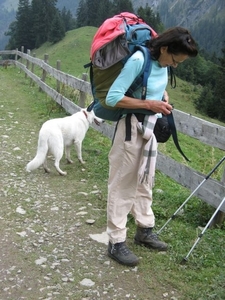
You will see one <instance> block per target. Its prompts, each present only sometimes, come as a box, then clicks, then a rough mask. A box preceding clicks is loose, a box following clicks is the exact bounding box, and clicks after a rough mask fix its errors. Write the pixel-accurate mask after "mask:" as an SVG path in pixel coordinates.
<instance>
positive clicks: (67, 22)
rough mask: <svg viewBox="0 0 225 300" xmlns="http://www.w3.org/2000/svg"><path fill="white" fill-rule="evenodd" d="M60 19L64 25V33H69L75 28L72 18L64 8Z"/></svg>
mask: <svg viewBox="0 0 225 300" xmlns="http://www.w3.org/2000/svg"><path fill="white" fill-rule="evenodd" d="M61 18H62V21H63V23H64V27H65V31H69V30H72V29H74V28H75V19H74V18H73V16H72V13H71V11H70V10H66V8H65V6H64V7H63V9H62V11H61Z"/></svg>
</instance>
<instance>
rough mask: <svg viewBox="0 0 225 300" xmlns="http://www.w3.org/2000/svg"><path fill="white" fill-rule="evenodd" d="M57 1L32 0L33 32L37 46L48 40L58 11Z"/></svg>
mask: <svg viewBox="0 0 225 300" xmlns="http://www.w3.org/2000/svg"><path fill="white" fill-rule="evenodd" d="M56 3H57V0H32V4H31V6H32V17H33V32H32V34H33V39H34V40H35V47H36V48H37V47H40V46H41V45H42V44H43V43H45V42H47V41H48V38H49V33H50V30H51V23H52V20H53V19H54V17H55V15H56V13H57V9H56Z"/></svg>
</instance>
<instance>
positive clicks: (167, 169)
mask: <svg viewBox="0 0 225 300" xmlns="http://www.w3.org/2000/svg"><path fill="white" fill-rule="evenodd" d="M0 55H1V56H2V57H4V56H5V55H14V57H15V59H13V60H8V59H7V64H15V66H16V67H18V68H20V69H21V70H23V71H24V73H25V76H29V77H30V78H31V79H32V80H33V81H34V82H35V83H36V84H37V85H38V86H39V88H40V89H41V90H43V91H44V92H45V93H47V94H48V95H49V96H50V97H51V98H52V99H53V100H54V101H56V102H57V103H58V104H59V105H61V106H62V107H63V108H64V109H65V110H66V111H67V112H68V113H70V114H73V113H75V112H77V111H79V110H80V108H81V107H85V97H86V95H90V96H91V87H90V83H89V82H87V81H86V80H83V79H78V78H76V77H74V76H72V75H69V74H66V73H64V72H62V71H60V70H59V66H60V61H57V68H53V67H51V66H50V65H49V64H48V63H47V61H48V56H47V55H45V57H44V60H41V59H38V58H35V57H34V56H31V55H30V51H29V50H28V51H27V53H24V52H23V48H22V50H21V51H18V50H11V51H7V50H6V51H0ZM18 58H20V59H19V60H18ZM4 61H5V60H4V59H3V60H2V62H3V63H2V65H3V66H5V65H7V64H6V63H5V64H4ZM35 66H38V67H39V68H41V70H42V76H41V78H40V77H38V76H37V75H35V73H34V67H35ZM47 74H49V75H50V76H51V77H53V78H55V80H56V89H53V88H52V87H50V86H48V85H47V84H46V83H45V78H46V75H47ZM60 83H61V84H64V85H66V86H69V87H72V88H73V89H76V90H78V91H79V93H80V102H79V106H77V105H76V104H74V103H73V102H72V101H70V100H69V99H67V98H66V97H64V96H63V95H61V94H60V92H59V91H60V89H59V86H60ZM173 113H174V118H175V121H176V127H177V130H178V131H180V132H182V133H184V134H186V135H188V136H190V137H194V138H195V139H198V140H199V141H200V142H202V143H204V144H207V145H210V146H213V147H215V148H219V149H222V150H225V127H224V126H220V125H217V124H214V123H211V122H207V121H204V120H202V119H199V118H197V117H194V116H192V115H190V114H187V113H184V112H182V111H179V110H176V109H175V110H174V111H173ZM93 128H94V129H96V130H98V131H99V132H101V133H102V134H104V135H105V136H107V137H109V138H110V139H111V138H112V136H113V132H114V128H115V125H110V124H108V123H107V122H105V123H104V124H102V126H101V127H100V128H99V127H98V126H95V125H93ZM221 159H222V158H221ZM157 169H158V170H160V171H161V172H162V173H164V174H166V175H167V176H169V177H170V178H172V179H174V180H175V181H176V182H177V183H179V184H181V185H183V186H184V187H186V188H188V189H190V190H191V191H194V190H195V189H196V187H197V186H198V185H200V184H201V182H202V181H203V180H204V179H205V178H206V175H204V174H201V173H199V172H198V171H196V170H194V169H191V168H189V167H187V166H185V165H183V164H180V163H178V162H176V161H175V160H173V159H172V158H170V157H168V156H165V155H163V154H162V153H159V155H158V159H157ZM194 195H195V196H197V197H199V198H200V199H202V200H203V201H205V202H206V203H208V204H210V205H211V206H213V207H215V208H217V207H218V206H219V204H220V202H221V201H222V199H223V198H224V196H225V171H224V173H223V176H222V178H221V181H218V180H215V179H212V178H209V179H207V184H205V185H202V186H201V188H200V189H198V190H197V191H196V193H195V194H194ZM224 212H225V204H224V205H222V207H221V208H220V212H219V214H218V215H217V221H218V222H222V220H223V219H224Z"/></svg>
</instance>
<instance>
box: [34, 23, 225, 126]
mask: <svg viewBox="0 0 225 300" xmlns="http://www.w3.org/2000/svg"><path fill="white" fill-rule="evenodd" d="M96 30H97V28H95V27H81V28H78V29H75V30H71V31H69V32H67V33H66V36H65V38H64V39H63V40H62V41H60V42H59V43H56V44H50V43H45V44H44V45H42V46H41V47H40V48H38V49H35V50H33V51H32V53H35V55H36V57H38V58H40V59H43V58H44V55H45V54H48V55H49V64H50V65H51V66H52V67H56V63H57V60H60V61H61V71H63V72H65V73H68V74H70V75H73V76H75V77H78V78H81V77H82V74H83V73H89V70H88V69H85V68H84V65H85V64H87V63H88V62H89V61H90V46H91V42H92V38H93V36H94V34H95V32H96ZM168 91H169V94H170V102H171V103H173V104H174V106H175V108H176V109H178V110H181V111H185V112H187V113H190V114H192V115H195V116H197V117H199V118H202V119H205V120H208V121H211V122H215V120H213V119H211V118H208V117H206V116H202V115H201V114H199V113H198V112H197V111H196V110H195V108H194V105H193V100H194V99H195V98H196V97H198V96H199V94H200V92H201V87H200V86H198V87H196V86H193V85H192V84H190V83H187V82H185V81H182V80H180V79H179V78H177V87H176V89H171V88H170V86H168ZM216 122H217V121H216ZM217 123H218V124H221V125H224V123H221V122H217Z"/></svg>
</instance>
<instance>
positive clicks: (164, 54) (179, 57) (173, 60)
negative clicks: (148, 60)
mask: <svg viewBox="0 0 225 300" xmlns="http://www.w3.org/2000/svg"><path fill="white" fill-rule="evenodd" d="M187 58H188V55H186V54H176V55H175V54H172V53H168V51H167V47H161V49H160V56H159V59H158V62H159V64H160V66H161V67H163V68H165V67H170V66H171V67H173V68H176V67H177V66H178V65H179V64H180V63H182V62H183V61H185V60H186V59H187Z"/></svg>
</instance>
